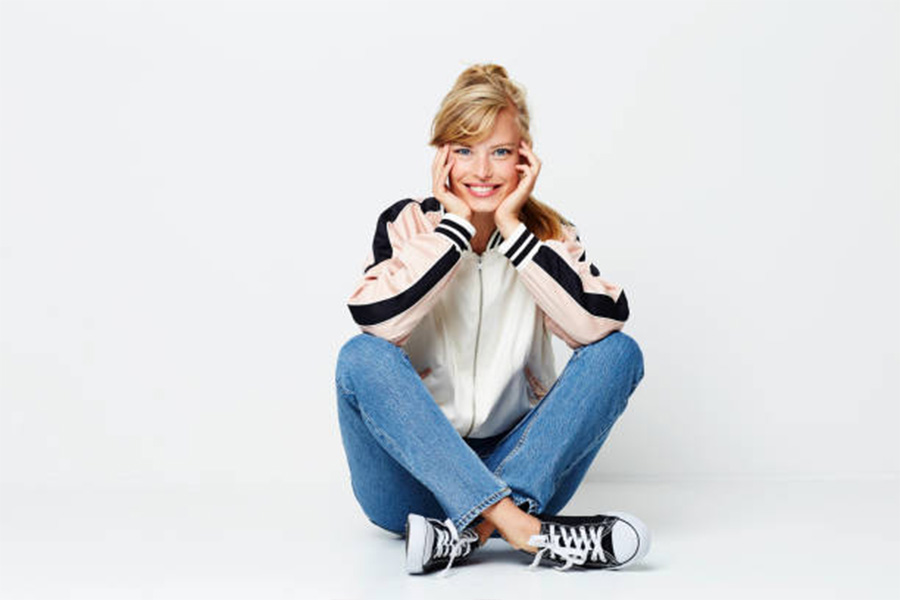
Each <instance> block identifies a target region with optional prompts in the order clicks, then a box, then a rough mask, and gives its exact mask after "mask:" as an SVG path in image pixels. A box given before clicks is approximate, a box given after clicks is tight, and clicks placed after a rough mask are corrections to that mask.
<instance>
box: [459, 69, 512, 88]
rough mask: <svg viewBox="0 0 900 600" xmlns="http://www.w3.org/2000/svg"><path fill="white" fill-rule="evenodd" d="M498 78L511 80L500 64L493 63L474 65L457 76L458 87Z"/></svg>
mask: <svg viewBox="0 0 900 600" xmlns="http://www.w3.org/2000/svg"><path fill="white" fill-rule="evenodd" d="M498 79H505V80H507V81H508V80H509V75H508V74H507V73H506V69H504V68H503V67H502V66H500V65H495V64H491V63H485V64H479V65H472V66H471V67H469V68H468V69H466V70H465V71H463V72H462V73H460V75H459V77H457V78H456V85H455V86H454V87H456V88H462V87H468V86H470V85H474V84H477V83H481V82H488V81H496V80H498Z"/></svg>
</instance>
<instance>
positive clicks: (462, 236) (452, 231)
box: [434, 213, 475, 252]
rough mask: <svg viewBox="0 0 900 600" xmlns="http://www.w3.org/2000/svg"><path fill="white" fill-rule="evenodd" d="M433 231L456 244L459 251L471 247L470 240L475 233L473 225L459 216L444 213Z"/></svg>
mask: <svg viewBox="0 0 900 600" xmlns="http://www.w3.org/2000/svg"><path fill="white" fill-rule="evenodd" d="M434 232H435V233H440V234H441V235H443V236H444V237H446V238H448V239H449V240H450V241H451V242H453V243H454V244H456V247H457V248H459V251H460V252H465V251H467V250H471V249H472V246H471V244H470V242H471V240H472V236H474V235H475V226H474V225H472V224H471V223H469V222H468V221H467V220H465V219H463V218H462V217H460V216H457V215H454V214H453V213H444V216H443V217H442V218H441V220H440V222H439V223H438V224H437V227H436V228H435V230H434Z"/></svg>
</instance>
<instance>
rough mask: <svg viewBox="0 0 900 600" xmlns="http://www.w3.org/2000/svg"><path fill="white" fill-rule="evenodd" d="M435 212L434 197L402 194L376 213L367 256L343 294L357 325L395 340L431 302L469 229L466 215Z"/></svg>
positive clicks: (467, 246)
mask: <svg viewBox="0 0 900 600" xmlns="http://www.w3.org/2000/svg"><path fill="white" fill-rule="evenodd" d="M441 213H442V209H441V205H440V203H439V202H438V201H437V200H436V199H435V198H427V199H425V200H423V201H421V202H419V201H417V200H412V199H406V200H401V201H399V202H396V203H395V204H393V205H392V206H390V207H389V208H388V209H387V210H385V211H384V212H383V213H382V214H381V216H380V217H379V218H378V223H377V225H376V227H375V236H374V238H373V241H372V251H371V254H370V261H369V263H368V264H367V265H366V267H365V269H364V273H363V279H362V281H361V282H360V284H359V285H358V286H357V289H356V290H355V291H354V292H353V294H352V295H351V296H350V299H349V300H348V307H349V309H350V313H351V315H352V316H353V319H354V321H356V323H357V324H358V325H359V326H360V328H361V329H362V330H363V331H365V332H368V333H371V334H373V335H377V336H379V337H383V338H385V339H388V340H390V341H392V342H394V343H395V344H398V345H400V344H402V343H403V342H404V341H405V340H406V338H407V337H408V336H409V334H410V333H411V332H412V330H413V328H414V327H415V326H416V324H418V322H419V321H420V320H421V319H422V317H424V316H425V315H426V314H427V313H428V311H430V310H431V308H432V307H433V306H434V303H435V302H436V301H437V298H438V296H439V294H440V292H441V291H442V290H443V289H444V287H446V285H447V283H449V281H450V279H451V277H452V276H453V274H454V273H455V270H456V266H457V264H458V262H459V258H460V256H461V254H462V252H465V251H470V250H471V245H470V242H471V239H472V236H473V235H474V234H475V227H474V226H473V225H472V224H471V223H469V222H468V221H467V220H465V219H463V218H461V217H458V216H456V215H453V214H450V213H444V214H441Z"/></svg>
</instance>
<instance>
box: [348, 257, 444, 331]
mask: <svg viewBox="0 0 900 600" xmlns="http://www.w3.org/2000/svg"><path fill="white" fill-rule="evenodd" d="M459 257H460V253H459V252H458V251H457V248H456V246H451V247H450V249H449V250H447V252H446V254H444V255H443V256H442V257H441V258H440V260H438V261H437V262H436V263H435V264H434V266H433V267H431V268H430V269H428V271H426V272H425V274H424V275H423V276H422V277H421V278H419V280H418V281H417V282H415V283H414V284H413V285H412V286H410V287H409V289H407V290H405V291H403V292H401V293H399V294H397V295H396V296H394V297H392V298H387V299H385V300H379V301H378V302H373V303H371V304H360V305H354V304H348V306H349V308H350V313H351V314H352V315H353V320H354V321H356V322H357V323H358V324H359V325H375V324H377V323H381V322H383V321H387V320H388V319H391V318H393V317H396V316H397V315H399V314H401V313H403V312H404V311H406V310H409V308H410V307H412V306H413V305H414V304H415V303H416V302H418V301H419V300H421V299H422V298H423V297H424V296H425V294H427V293H428V292H429V291H430V290H431V289H432V288H433V287H434V286H435V285H436V284H437V283H438V282H439V281H440V280H441V279H443V278H444V276H445V275H446V274H447V273H449V272H450V270H451V269H452V268H453V265H455V264H456V261H458V260H459Z"/></svg>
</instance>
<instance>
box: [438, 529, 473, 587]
mask: <svg viewBox="0 0 900 600" xmlns="http://www.w3.org/2000/svg"><path fill="white" fill-rule="evenodd" d="M444 525H446V526H447V529H448V531H444V530H443V529H442V528H440V527H435V528H434V531H435V533H436V534H437V536H438V537H437V543H436V544H435V546H436V547H435V552H434V556H435V558H441V557H444V556H449V557H450V562H448V563H447V566H446V567H444V570H443V571H441V572H440V574H439V575H438V577H446V576H447V573H448V572H449V571H450V567H451V566H453V559H454V558H456V557H457V556H462V555H463V554H464V551H465V550H466V548H467V547H469V546H471V544H472V542H473V540H472V539H471V538H470V537H463V538H460V537H459V532H458V531H457V529H456V526H455V525H454V524H453V519H450V518H448V519H447V520H446V521H444Z"/></svg>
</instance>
